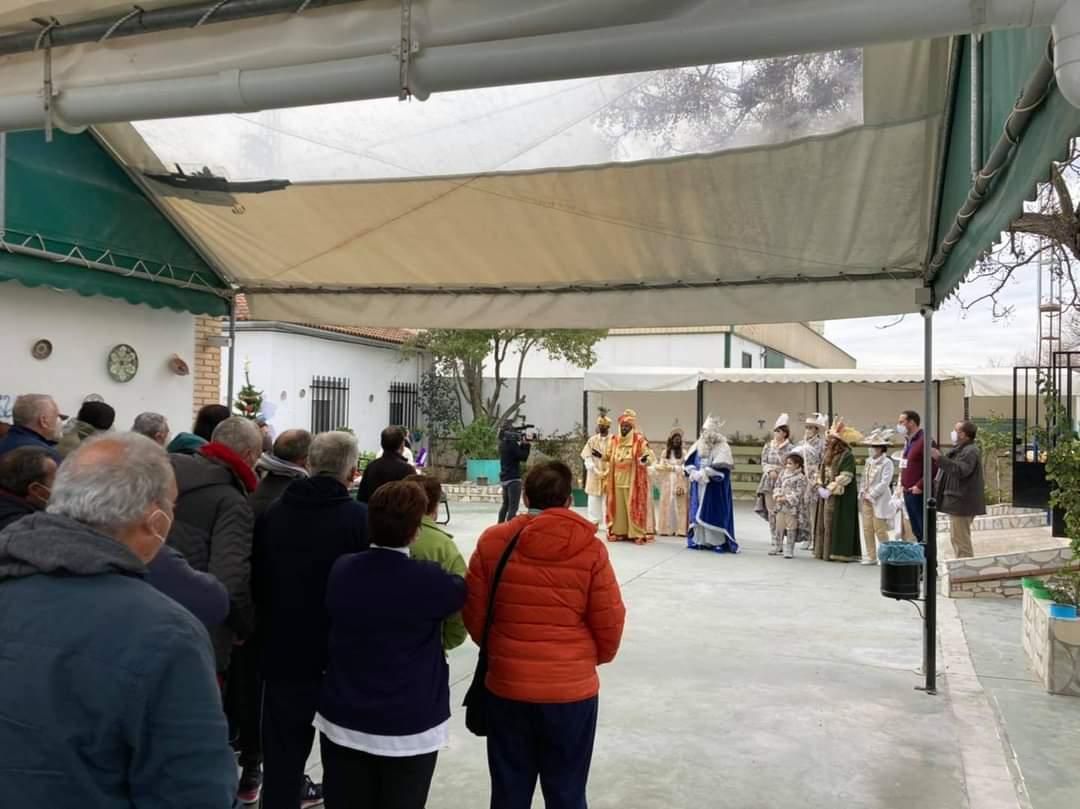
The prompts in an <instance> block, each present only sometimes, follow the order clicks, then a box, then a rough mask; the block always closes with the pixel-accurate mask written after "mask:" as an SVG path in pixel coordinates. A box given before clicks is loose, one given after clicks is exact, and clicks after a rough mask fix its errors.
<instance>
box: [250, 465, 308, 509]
mask: <svg viewBox="0 0 1080 809" xmlns="http://www.w3.org/2000/svg"><path fill="white" fill-rule="evenodd" d="M296 479H297V478H296V476H295V475H281V474H278V473H277V472H269V473H267V475H266V477H264V478H263V479H262V480H260V481H259V487H258V488H257V489H256V490H255V493H254V494H253V495H251V510H252V511H253V512H254V514H255V519H256V520H258V519H259V517H261V516H262V515H263V514H265V513H266V510H267V509H268V508H270V506H272V505H273V504H274V503H275V502H276V501H277V499H278V498H279V497H281V495H283V494H285V490H286V489H287V488H289V484H290V483H292V482H293V481H294V480H296Z"/></svg>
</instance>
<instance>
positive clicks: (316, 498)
mask: <svg viewBox="0 0 1080 809" xmlns="http://www.w3.org/2000/svg"><path fill="white" fill-rule="evenodd" d="M367 545H368V537H367V506H365V505H364V504H363V503H357V502H356V501H355V500H353V499H352V498H350V497H349V492H348V490H347V489H346V488H345V487H344V486H343V485H342V484H341V483H340V482H339V481H337V480H334V479H333V478H331V477H326V476H322V475H320V476H318V477H314V478H311V479H300V480H294V481H293V482H292V483H291V484H290V485H289V487H288V488H287V489H286V490H285V493H284V494H283V495H282V496H281V498H280V499H279V500H278V501H277V502H275V503H273V504H271V506H270V507H269V508H268V509H267V510H266V513H265V514H264V515H263V516H262V517H261V518H260V519H259V521H258V522H257V523H256V525H255V557H254V578H253V581H252V586H253V589H254V594H255V606H256V608H257V609H258V612H259V634H260V637H261V638H262V644H263V645H262V655H263V659H262V666H263V667H262V672H263V676H264V677H265V678H266V679H267V680H270V681H282V680H287V681H294V682H296V681H302V680H317V679H318V678H319V677H321V676H322V673H323V671H324V670H325V668H326V644H327V637H328V635H329V629H330V627H329V618H328V616H327V613H326V582H327V580H328V579H329V577H330V568H331V567H332V566H333V564H334V562H335V561H337V559H338V557H340V556H342V555H344V554H347V553H355V552H357V551H361V550H364V549H365V548H367Z"/></svg>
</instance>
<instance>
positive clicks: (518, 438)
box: [499, 424, 536, 444]
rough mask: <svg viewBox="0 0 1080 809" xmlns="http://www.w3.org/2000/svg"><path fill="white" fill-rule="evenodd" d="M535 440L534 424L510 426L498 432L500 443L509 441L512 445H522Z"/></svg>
mask: <svg viewBox="0 0 1080 809" xmlns="http://www.w3.org/2000/svg"><path fill="white" fill-rule="evenodd" d="M534 438H536V425H535V424H510V425H507V426H505V427H503V428H502V430H500V431H499V440H500V441H509V442H511V443H512V444H522V443H525V442H527V441H532V440H533V439H534Z"/></svg>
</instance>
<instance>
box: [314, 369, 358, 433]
mask: <svg viewBox="0 0 1080 809" xmlns="http://www.w3.org/2000/svg"><path fill="white" fill-rule="evenodd" d="M348 426H349V380H348V379H346V378H344V377H335V376H316V377H313V378H312V380H311V432H312V433H325V432H328V431H330V430H336V429H338V428H339V427H348Z"/></svg>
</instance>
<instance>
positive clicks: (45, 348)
mask: <svg viewBox="0 0 1080 809" xmlns="http://www.w3.org/2000/svg"><path fill="white" fill-rule="evenodd" d="M30 353H31V354H32V355H33V357H34V359H35V360H47V359H48V358H49V357H50V356H52V343H50V342H49V341H48V340H38V341H37V342H36V343H34V347H33V348H32V349H30Z"/></svg>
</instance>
